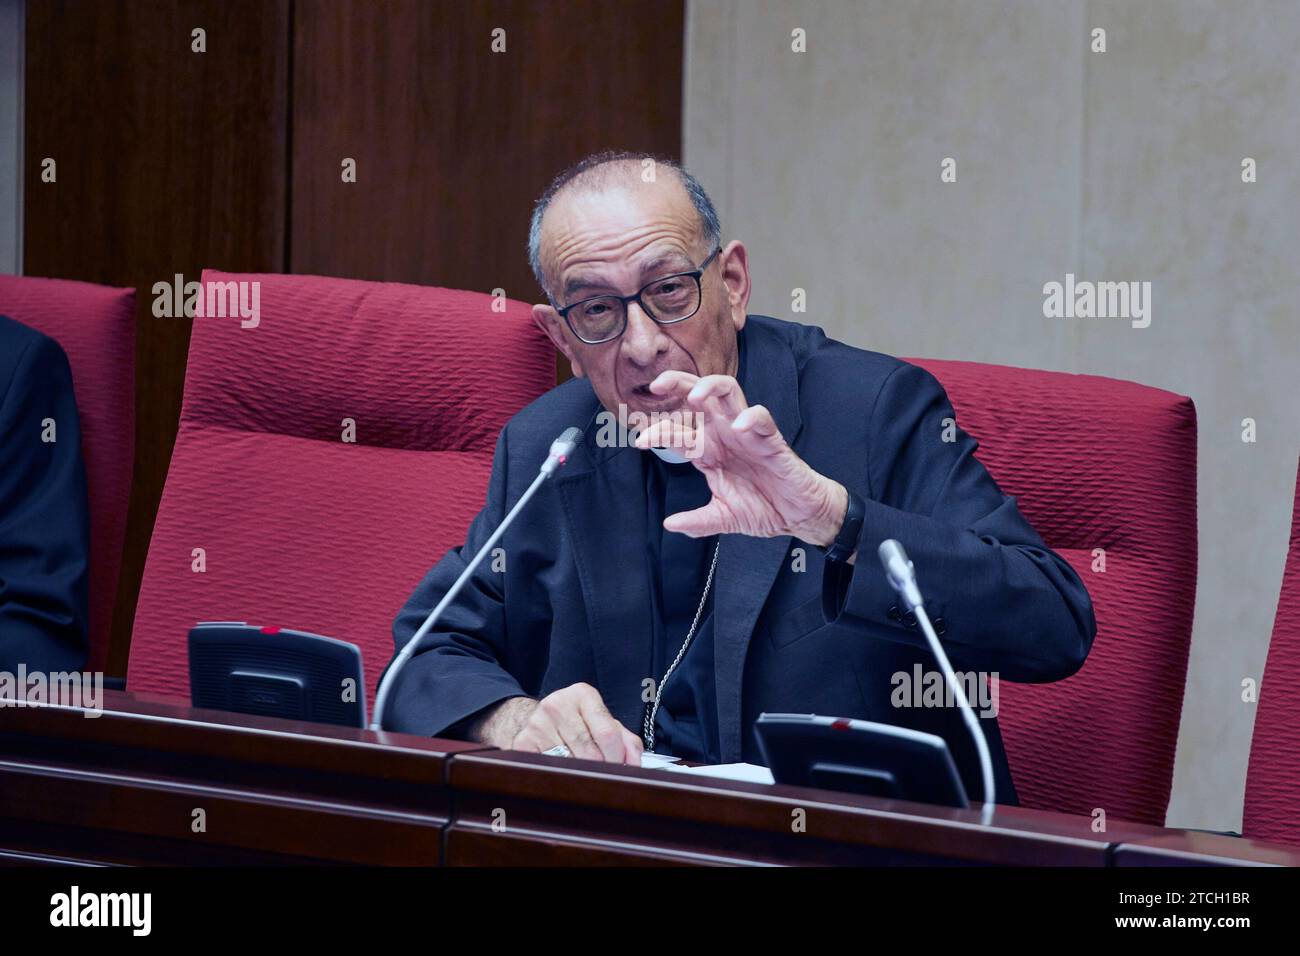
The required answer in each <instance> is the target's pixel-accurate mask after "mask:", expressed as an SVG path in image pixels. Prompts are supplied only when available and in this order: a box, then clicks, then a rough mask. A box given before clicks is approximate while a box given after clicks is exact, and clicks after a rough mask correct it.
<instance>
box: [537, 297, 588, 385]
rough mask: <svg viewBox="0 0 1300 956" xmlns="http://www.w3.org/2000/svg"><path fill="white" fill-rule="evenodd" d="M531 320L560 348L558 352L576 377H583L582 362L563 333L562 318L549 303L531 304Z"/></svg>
mask: <svg viewBox="0 0 1300 956" xmlns="http://www.w3.org/2000/svg"><path fill="white" fill-rule="evenodd" d="M533 321H534V322H536V323H537V327H538V328H539V329H541V330H542V331H543V332H545V333H546V337H547V338H548V339H550V340H551V343H552V344H553V345H554V346H555V347H556V348H557V349H559V350H560V353H561V354H562V355H563V356H564V357H565V358H566V359H568V360H569V367H570V368H572V369H573V374H574V375H576V376H577V377H578V378H585V377H586V376H584V375H583V372H582V363H581V362H580V361H578V356H577V354H576V353H575V352H574V350H573V346H571V345H570V344H569V340H568V338H567V337H565V334H564V320H562V319H561V318H560V313H558V312H556V311H555V309H554V308H553V307H552V306H550V305H545V304H542V303H539V304H537V305H534V306H533Z"/></svg>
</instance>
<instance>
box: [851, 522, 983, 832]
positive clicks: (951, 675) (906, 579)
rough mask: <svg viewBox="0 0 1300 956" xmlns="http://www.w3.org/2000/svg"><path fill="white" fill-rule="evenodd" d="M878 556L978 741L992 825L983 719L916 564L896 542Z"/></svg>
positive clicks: (883, 545) (887, 543) (886, 544)
mask: <svg viewBox="0 0 1300 956" xmlns="http://www.w3.org/2000/svg"><path fill="white" fill-rule="evenodd" d="M876 553H877V554H878V555H880V563H881V565H883V566H884V569H885V577H886V578H887V579H888V580H889V585H890V587H892V588H893V589H894V590H895V591H897V592H898V596H899V597H900V598H902V600H903V603H904V604H905V605H907V609H908V610H909V611H911V612H912V613H913V614H915V615H916V620H917V621H918V622H919V623H920V625H921V631H922V633H924V634H925V639H926V642H927V643H928V644H929V645H930V653H931V654H933V655H934V659H935V660H936V661H937V662H938V664H939V670H941V671H942V672H943V679H944V681H945V682H946V683H947V685H948V691H949V693H951V694H952V696H953V697H954V699H956V701H957V707H958V709H959V710H960V711H961V716H962V720H963V721H964V722H965V724H966V729H967V730H969V731H970V735H971V738H972V739H973V740H974V741H975V751H976V753H978V754H979V761H980V776H981V778H982V780H983V783H984V810H983V814H982V822H983V823H985V824H988V823H989V822H990V821H991V820H992V818H993V801H994V798H995V792H994V786H993V760H992V758H991V757H989V743H988V740H986V739H985V737H984V728H982V727H981V726H980V724H979V718H978V717H976V716H975V711H974V709H973V708H972V707H971V705H970V701H969V700H967V699H966V692H965V691H964V690H963V689H962V688H961V685H960V684H959V683H958V681H957V674H956V673H955V672H954V671H953V669H952V664H950V663H949V662H948V655H947V654H945V653H944V650H943V645H942V644H940V643H939V635H937V634H936V633H935V632H934V625H932V624H931V623H930V615H929V614H927V613H926V612H925V607H924V602H923V601H922V599H921V588H920V586H919V585H918V584H917V583H916V569H915V568H914V567H913V566H912V560H911V559H910V558H909V557H908V556H907V552H906V551H904V550H903V546H902V545H901V544H899V543H898V542H897V541H895V540H894V539H893V538H886V539H885V540H884V541H882V542H880V547H879V548H878V549H877V550H876Z"/></svg>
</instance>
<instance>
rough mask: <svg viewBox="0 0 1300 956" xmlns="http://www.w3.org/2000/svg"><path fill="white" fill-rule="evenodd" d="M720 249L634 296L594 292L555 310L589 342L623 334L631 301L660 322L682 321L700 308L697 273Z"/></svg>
mask: <svg viewBox="0 0 1300 956" xmlns="http://www.w3.org/2000/svg"><path fill="white" fill-rule="evenodd" d="M721 251H722V247H721V246H718V248H716V249H714V250H713V252H712V253H710V254H709V258H707V259H705V260H704V261H703V262H702V263H700V267H699V268H698V269H695V270H693V271H691V272H676V273H674V274H673V275H670V276H662V277H660V278H658V279H655V280H654V281H653V282H650V283H647V284H646V285H644V286H642V287H641V289H640V290H639V291H638V292H637V293H636V294H635V295H623V296H619V295H596V296H592V297H591V298H590V299H582V300H580V301H578V302H574V303H571V304H570V305H566V306H565V307H564V308H558V307H557V308H556V311H557V312H559V313H560V315H561V316H562V317H563V319H564V321H565V322H567V323H569V328H570V329H572V330H573V334H574V335H576V336H577V337H578V338H579V339H581V340H582V341H583V342H586V343H587V344H588V345H599V344H600V343H602V342H610V341H612V340H614V339H616V338H618V337H619V336H620V335H622V334H623V331H624V330H625V329H626V328H627V307H628V303H630V302H635V303H637V304H638V305H640V306H641V308H642V310H644V312H645V314H646V315H648V316H650V318H652V319H654V320H655V321H656V322H658V323H659V324H660V325H672V324H673V323H674V322H684V321H686V320H687V319H689V318H690V317H691V316H693V315H694V314H695V313H696V312H698V311H699V310H700V301H701V299H702V298H703V294H702V292H701V290H700V276H702V275H704V270H705V269H707V268H708V267H709V263H711V262H712V261H713V260H714V259H715V258H716V257H717V255H718V253H720V252H721Z"/></svg>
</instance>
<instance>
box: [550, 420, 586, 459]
mask: <svg viewBox="0 0 1300 956" xmlns="http://www.w3.org/2000/svg"><path fill="white" fill-rule="evenodd" d="M555 443H556V444H557V445H558V444H560V443H563V444H564V445H565V447H566V448H567V451H565V454H566V455H567V454H571V453H572V452H573V449H575V448H577V447H578V446H579V445H581V444H582V429H581V428H579V427H578V426H577V425H570V426H569V427H568V428H566V429H565V430H564V431H562V432H560V437H559V438H557V439H555Z"/></svg>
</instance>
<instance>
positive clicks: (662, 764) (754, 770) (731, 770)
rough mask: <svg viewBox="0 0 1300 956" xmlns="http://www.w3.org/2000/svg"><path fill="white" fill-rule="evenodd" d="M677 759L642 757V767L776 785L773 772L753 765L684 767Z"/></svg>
mask: <svg viewBox="0 0 1300 956" xmlns="http://www.w3.org/2000/svg"><path fill="white" fill-rule="evenodd" d="M677 759H678V758H677V757H667V758H666V757H664V756H663V755H661V754H647V753H643V754H642V755H641V766H642V767H648V768H650V769H652V770H671V771H672V772H673V773H693V774H696V775H697V776H701V777H722V778H723V779H724V780H743V781H745V782H746V783H775V782H776V781H775V780H774V779H773V778H772V771H771V770H769V769H768V768H767V767H760V766H758V765H757V764H752V763H721V764H715V765H714V766H711V767H683V766H681V765H679V764H676V763H669V762H667V761H675V760H677Z"/></svg>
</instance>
